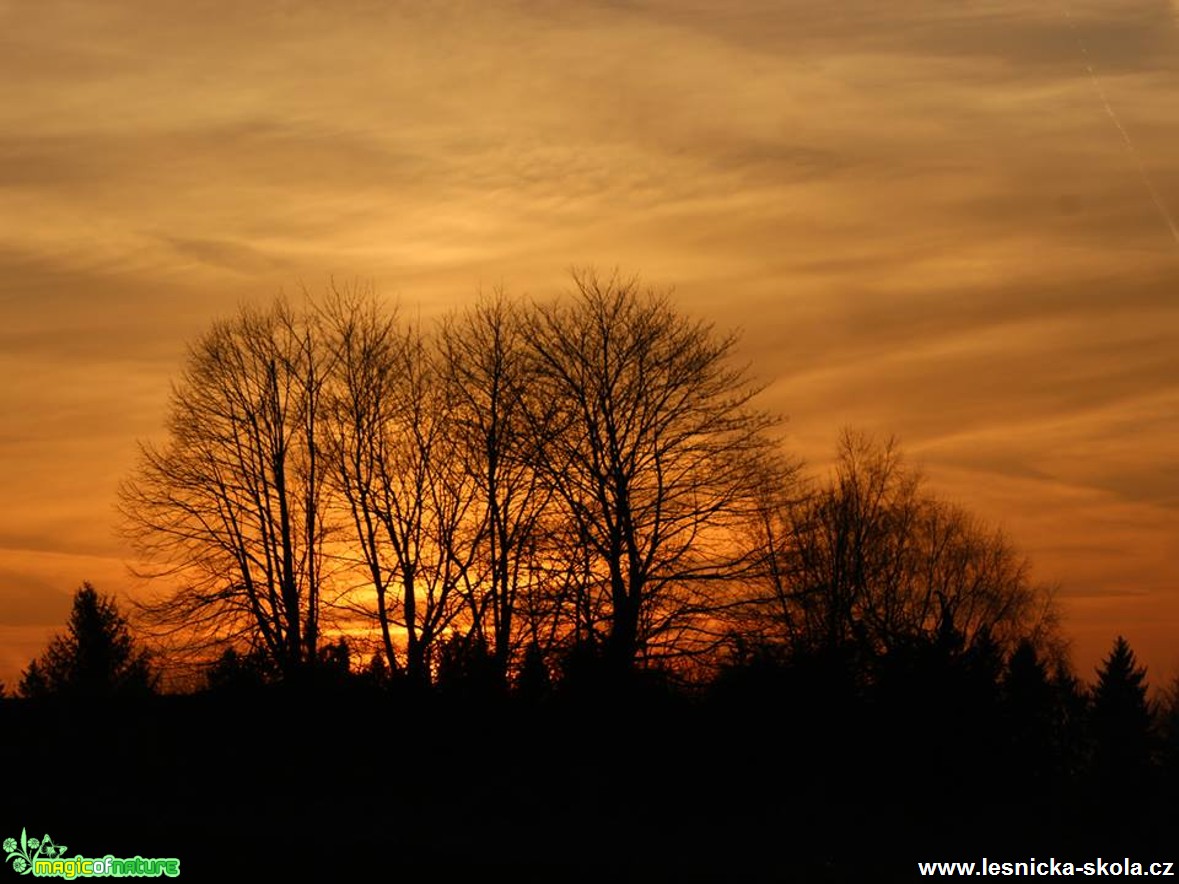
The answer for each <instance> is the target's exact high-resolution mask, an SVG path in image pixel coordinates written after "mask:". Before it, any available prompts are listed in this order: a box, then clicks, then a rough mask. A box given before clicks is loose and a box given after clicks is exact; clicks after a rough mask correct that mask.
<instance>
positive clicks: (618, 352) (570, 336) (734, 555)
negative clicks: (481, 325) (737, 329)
mask: <svg viewBox="0 0 1179 884" xmlns="http://www.w3.org/2000/svg"><path fill="white" fill-rule="evenodd" d="M574 283H575V285H576V292H575V293H574V297H573V299H572V302H568V301H566V302H556V303H553V304H548V305H541V306H538V307H537V308H536V310H535V312H534V313H533V314H532V315H531V318H530V322H529V326H528V336H529V339H530V344H531V363H532V364H531V375H532V378H533V384H534V385H535V392H536V396H535V401H536V402H538V403H543V404H544V406H545V409H544V411H542V412H541V413H539V414H537V415H534V420H533V426H534V427H535V428H536V431H537V432H543V434H544V438H545V444H544V445H543V446H541V447H540V448H538V449H537V452H536V454H537V457H538V463H537V466H538V468H539V469H540V470H541V472H542V474H543V477H544V480H545V482H546V483H548V485H549V486H550V487H551V489H552V491H553V493H554V495H555V498H556V499H557V500H558V501H559V502H560V504H561V506H562V510H563V513H564V518H565V519H566V520H567V522H568V523H569V524H570V525H571V526H572V527H573V528H574V530H575V532H576V537H577V540H578V541H579V542H580V544H581V545H582V546H583V547H584V550H585V553H586V556H587V562H586V564H587V566H588V569H587V570H588V573H587V574H586V575H585V579H584V580H582V581H581V582H580V598H579V600H578V602H577V605H576V609H577V610H578V611H580V612H582V614H583V615H584V616H585V617H587V618H591V622H589V623H588V624H587V625H588V626H589V628H590V637H591V640H592V641H594V642H601V643H602V644H603V645H604V650H605V652H606V656H607V658H608V659H609V660H610V661H612V663H613V664H614V665H615V666H618V667H619V668H621V669H624V670H625V669H629V668H630V667H632V666H633V665H634V664H635V662H636V661H637V660H639V659H641V658H650V657H655V656H661V655H666V654H670V653H673V652H686V651H689V650H691V649H694V648H699V647H702V646H703V645H705V644H707V643H709V642H710V641H711V640H712V637H713V633H714V629H713V626H712V618H713V616H714V615H715V613H716V610H717V607H718V604H719V603H720V601H721V597H722V593H721V592H720V588H721V586H722V585H723V582H724V581H725V580H728V579H731V578H733V577H734V576H735V575H737V574H738V573H740V572H741V570H742V569H743V568H744V567H745V566H746V565H747V564H748V562H749V559H748V556H747V554H746V550H744V549H742V548H741V546H740V544H739V532H738V530H737V526H738V524H739V523H740V521H741V520H743V519H745V518H747V516H748V510H749V505H750V501H751V499H752V496H751V492H752V487H753V482H754V478H755V475H756V469H755V465H756V463H757V461H758V460H759V459H760V457H761V455H762V454H763V453H764V452H765V451H766V450H767V449H768V447H769V444H770V443H769V441H768V439H767V437H766V435H765V432H764V431H765V430H766V429H767V427H768V426H770V424H771V423H772V421H771V419H770V418H769V417H768V416H766V415H765V414H763V413H761V412H759V411H756V410H754V409H752V408H751V407H750V406H751V400H752V399H753V397H754V395H755V394H756V392H757V388H756V387H753V386H751V385H750V384H749V383H748V382H747V380H746V378H745V374H744V371H743V369H742V368H740V367H736V366H734V365H732V362H731V359H732V352H733V348H734V344H735V338H734V337H733V336H732V335H729V336H718V335H716V334H715V333H714V332H713V330H712V328H711V327H710V326H708V325H706V324H704V323H701V322H693V321H691V320H688V319H686V318H684V317H683V316H681V315H680V314H679V313H677V312H676V311H675V309H674V308H673V307H672V305H671V302H670V300H669V298H668V296H667V295H666V294H658V293H655V292H653V291H650V290H644V289H642V288H641V286H640V284H639V282H638V280H636V279H624V278H621V277H619V276H613V277H610V278H609V279H603V278H600V277H598V276H597V275H596V274H594V273H593V272H575V273H574Z"/></svg>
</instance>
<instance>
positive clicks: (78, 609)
mask: <svg viewBox="0 0 1179 884" xmlns="http://www.w3.org/2000/svg"><path fill="white" fill-rule="evenodd" d="M156 681H157V676H156V674H155V673H154V672H153V670H152V667H151V665H150V663H149V660H148V655H147V652H146V651H145V650H144V649H142V648H140V647H138V646H137V645H136V643H135V641H134V639H133V638H132V635H131V628H130V626H129V625H128V623H127V620H126V618H124V617H123V615H122V614H121V613H120V612H119V609H118V605H116V603H115V600H114V598H112V597H110V596H104V595H99V593H98V591H97V590H96V589H95V588H94V587H93V586H91V585H90V584H89V583H83V584H82V587H81V588H80V589H79V590H78V591H77V592H76V593H75V594H74V606H73V609H72V611H71V612H70V619H69V622H68V624H67V629H66V632H65V634H64V635H57V636H54V638H53V639H52V640H51V641H50V643H49V647H48V648H47V649H46V651H45V653H44V654H42V655H41V657H39V658H38V659H36V660H34V661H32V662H31V663H30V664H29V668H28V669H26V670H25V671H24V673H23V674H22V677H21V682H20V692H21V694H22V695H23V696H25V697H44V696H64V697H70V698H74V699H82V698H111V697H117V696H137V695H144V694H149V693H152V692H153V691H154V690H155V687H156Z"/></svg>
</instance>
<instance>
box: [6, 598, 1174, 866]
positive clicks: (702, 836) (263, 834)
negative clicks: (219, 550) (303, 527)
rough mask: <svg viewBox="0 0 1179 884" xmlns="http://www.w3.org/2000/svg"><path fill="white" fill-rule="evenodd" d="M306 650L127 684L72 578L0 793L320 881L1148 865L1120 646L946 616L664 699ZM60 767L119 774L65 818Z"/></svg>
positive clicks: (142, 676) (1166, 842) (1157, 803)
mask: <svg viewBox="0 0 1179 884" xmlns="http://www.w3.org/2000/svg"><path fill="white" fill-rule="evenodd" d="M332 647H333V648H335V649H336V650H335V651H334V652H333V653H332V654H331V655H326V656H325V658H324V660H323V662H322V663H321V665H320V666H319V667H318V668H317V670H316V677H315V679H314V680H311V681H308V680H303V681H300V682H298V683H294V682H292V681H290V680H287V681H277V682H275V681H273V680H270V679H268V677H267V675H266V673H265V672H263V671H259V670H255V669H252V668H250V667H249V666H247V665H246V661H244V660H237V661H235V662H233V663H227V662H226V661H223V662H222V665H220V666H219V667H216V668H215V669H214V670H213V673H212V674H211V679H210V684H209V685H208V686H207V688H206V689H205V690H203V691H200V692H197V693H193V694H187V695H176V694H164V695H158V694H152V691H153V689H154V680H153V674H152V671H151V668H150V666H148V665H146V660H145V658H144V655H143V652H142V650H141V648H140V647H139V646H138V645H137V643H136V642H135V641H134V640H133V639H132V636H131V633H130V629H129V626H128V624H127V622H126V620H125V619H124V618H123V617H122V615H121V614H119V613H118V610H117V608H116V607H115V605H114V602H113V600H111V599H109V598H104V597H102V596H99V595H98V594H97V593H96V592H95V591H94V590H93V588H91V587H84V588H83V589H82V590H80V591H79V593H78V594H77V596H76V597H75V605H74V611H73V613H72V615H71V618H70V623H69V628H68V630H67V632H66V633H64V634H63V635H61V636H59V637H57V638H55V639H54V641H53V642H52V643H51V646H50V649H49V650H48V651H47V652H46V654H45V655H43V657H42V658H40V659H39V660H38V661H36V663H35V665H33V666H30V668H29V669H28V670H27V671H26V678H25V680H24V682H23V683H22V686H21V689H22V693H24V695H25V696H26V697H27V698H28V699H27V700H26V701H25V702H23V703H17V702H11V701H9V702H5V703H0V735H2V738H3V742H4V745H5V747H6V749H7V750H8V751H9V752H10V755H11V757H13V758H19V759H21V763H20V764H19V765H10V768H9V770H8V771H7V772H6V783H7V784H8V786H9V788H10V789H11V790H12V794H13V795H19V796H21V801H20V811H21V813H22V814H26V815H27V816H28V818H30V820H33V821H36V822H34V824H35V825H40V822H39V821H40V820H46V821H47V822H46V823H45V826H46V827H52V829H53V833H54V835H55V836H57V835H58V830H59V829H60V830H61V831H62V832H78V833H82V834H80V835H78V836H77V837H78V839H79V840H80V839H81V837H82V835H85V837H87V838H89V839H91V840H90V842H88V843H91V844H93V846H94V848H95V849H96V850H104V851H109V850H111V849H112V848H111V846H110V845H111V844H112V843H115V844H120V843H125V844H127V851H126V852H127V853H128V855H130V854H132V853H140V854H145V853H146V852H147V850H148V847H150V848H151V849H152V851H153V852H154V855H176V856H180V857H181V858H182V862H183V863H187V865H186V866H185V868H186V869H187V870H188V871H189V872H190V873H191V872H193V871H195V870H196V869H202V870H203V868H209V869H210V871H211V870H212V869H213V868H215V867H216V863H217V862H220V861H221V858H222V857H223V856H224V855H225V854H226V852H229V853H232V854H233V855H234V856H235V857H239V858H241V859H242V860H243V861H245V862H247V863H249V864H250V867H251V868H252V867H253V866H254V865H257V866H258V867H259V868H263V867H266V868H273V867H276V866H277V867H281V868H284V869H285V868H288V867H289V868H291V869H292V870H295V869H302V870H304V871H305V870H306V869H308V868H312V869H316V870H319V871H324V872H328V871H337V872H338V871H340V870H341V869H352V868H355V869H357V870H361V869H366V870H367V869H373V868H377V867H383V866H384V865H385V864H387V863H390V862H393V863H395V864H396V865H397V866H398V867H399V868H403V869H408V868H412V867H415V866H416V864H418V863H422V864H424V865H427V866H432V865H434V864H436V863H437V862H439V861H440V859H441V858H442V857H445V858H446V861H447V862H450V863H452V864H457V863H463V864H465V863H477V864H480V865H488V864H490V865H511V866H536V865H540V866H544V865H545V864H548V865H549V866H552V867H558V866H559V867H560V868H562V869H569V868H574V869H581V870H583V871H584V872H586V873H587V874H588V873H589V872H591V871H592V870H594V869H597V868H599V867H602V866H611V867H619V868H631V869H633V868H635V867H643V868H646V867H652V866H657V867H659V868H663V869H665V870H668V869H676V868H681V869H682V868H684V867H691V871H692V874H693V875H694V876H695V878H696V879H704V880H713V879H715V880H726V881H733V880H766V879H767V878H766V876H767V875H778V876H801V877H802V878H803V879H805V880H812V879H820V880H833V881H842V880H862V879H863V877H864V876H865V875H867V876H869V877H872V878H873V879H874V880H875V879H878V878H879V877H880V876H882V875H884V876H886V877H887V878H888V879H890V880H900V879H905V880H907V879H908V878H909V877H911V875H912V869H911V865H912V862H913V861H915V860H918V859H921V860H926V859H959V858H968V859H977V855H978V854H979V852H980V851H982V852H984V853H985V855H987V856H989V857H992V858H1000V859H1003V860H1007V859H1013V858H1015V859H1024V858H1026V857H1027V856H1029V855H1030V856H1039V857H1043V856H1056V857H1057V858H1067V859H1070V860H1075V861H1084V860H1089V859H1092V858H1094V857H1096V856H1104V857H1106V858H1107V859H1109V858H1110V857H1112V856H1115V855H1116V858H1117V859H1118V860H1119V861H1120V860H1121V859H1122V858H1123V856H1124V855H1125V853H1126V852H1130V853H1131V858H1132V859H1134V860H1151V861H1153V860H1166V859H1167V858H1168V854H1167V853H1166V851H1167V850H1171V849H1173V835H1174V832H1173V820H1174V819H1175V814H1176V811H1177V810H1179V681H1177V682H1176V684H1175V685H1173V686H1172V688H1171V690H1170V691H1167V692H1163V694H1162V695H1161V696H1160V699H1159V700H1158V701H1156V702H1151V701H1150V700H1149V699H1148V696H1147V687H1148V686H1147V683H1146V677H1145V672H1144V670H1143V669H1142V667H1140V666H1139V665H1138V664H1137V662H1136V661H1135V658H1134V655H1133V653H1132V651H1131V650H1130V648H1129V646H1128V644H1127V643H1126V642H1125V641H1124V640H1123V639H1121V638H1119V639H1118V640H1117V641H1116V642H1115V643H1114V646H1113V648H1112V650H1111V652H1110V653H1109V655H1108V656H1107V657H1106V658H1105V660H1104V661H1103V663H1102V665H1101V667H1100V668H1099V670H1098V672H1097V677H1096V680H1095V683H1094V684H1093V685H1091V686H1088V685H1085V684H1083V683H1082V682H1080V681H1079V680H1078V679H1076V678H1075V677H1074V676H1073V675H1072V674H1071V673H1070V672H1069V671H1068V669H1067V667H1063V666H1061V665H1058V664H1057V663H1054V662H1052V661H1049V660H1047V659H1045V658H1044V657H1043V656H1042V655H1041V653H1040V652H1038V651H1037V650H1036V648H1035V647H1034V646H1033V644H1032V642H1031V641H1029V640H1021V641H1020V642H1019V643H1018V644H1017V646H1016V647H1015V649H1014V650H1013V651H1011V652H1010V653H1004V652H1002V651H1001V650H1000V649H999V646H998V644H997V643H996V642H994V641H992V640H990V639H988V638H985V637H983V638H979V639H977V640H975V641H973V642H970V643H967V642H966V641H965V640H964V638H963V636H962V634H961V633H959V632H956V631H950V630H948V629H946V630H942V631H940V632H938V633H935V634H931V635H928V636H926V637H925V638H924V639H920V640H913V641H910V642H907V643H905V644H904V645H903V646H897V647H894V648H893V649H892V650H890V651H889V652H888V653H886V654H881V655H879V656H878V657H877V658H876V659H875V661H874V662H873V664H872V666H871V667H869V668H864V667H863V666H862V663H863V660H862V658H860V657H859V656H858V655H857V654H855V653H853V652H852V651H851V650H850V649H847V648H845V649H844V650H843V651H839V652H836V651H833V650H831V649H826V650H817V651H813V652H806V651H802V650H795V651H790V652H786V651H784V650H783V649H782V648H779V647H770V646H762V647H761V648H760V649H759V650H757V651H755V652H749V653H747V654H745V655H743V656H735V657H731V658H730V659H729V660H728V661H727V662H726V663H725V664H724V665H722V666H720V667H719V669H718V670H717V671H716V673H715V677H714V678H713V679H712V680H711V681H710V682H708V683H707V684H706V685H695V686H693V687H692V688H691V689H689V688H688V687H687V686H684V685H680V684H675V683H672V682H671V681H669V680H668V679H667V678H663V677H660V673H659V671H657V670H636V671H632V672H631V673H630V674H629V675H628V676H627V677H625V678H619V677H618V676H617V674H616V673H612V672H611V671H609V670H603V669H601V668H598V667H594V666H589V667H588V668H577V667H573V666H570V667H569V668H567V669H565V670H563V671H562V672H560V673H558V674H557V675H556V677H554V678H551V679H550V678H548V677H547V676H546V675H542V676H541V677H540V678H538V679H536V680H530V678H525V677H521V678H518V679H516V680H515V682H514V683H513V684H512V685H511V686H510V687H505V686H504V685H503V684H502V682H499V681H497V680H496V679H494V678H490V677H488V676H489V673H488V672H487V671H476V670H471V669H469V668H465V667H463V666H452V665H450V664H447V665H441V666H439V667H438V669H437V672H436V673H435V676H434V679H433V682H432V683H431V684H430V685H421V684H417V685H415V684H414V683H412V682H411V681H410V680H409V679H407V678H405V677H404V676H401V677H398V676H396V675H395V674H394V673H390V672H388V671H385V672H380V671H373V670H369V671H363V670H360V669H358V668H356V667H353V666H350V665H349V661H348V655H347V649H346V645H342V644H340V643H339V642H337V643H335V644H334V645H332ZM378 659H379V658H378ZM543 671H544V672H547V670H543ZM33 673H36V676H35V677H34V675H33ZM536 674H537V673H536V672H534V673H533V675H534V676H535V675H536ZM63 759H64V760H66V761H65V763H63ZM79 765H84V766H86V767H87V769H89V768H90V767H97V768H100V769H101V770H103V771H104V772H105V775H106V776H107V777H108V778H110V779H112V780H113V781H115V782H117V783H118V788H117V789H115V790H113V791H105V790H74V791H73V792H69V795H70V797H69V801H68V802H63V801H62V800H61V798H60V795H61V792H62V790H67V791H68V787H69V784H71V783H74V782H75V780H76V779H77V777H78V771H79ZM329 830H330V831H331V832H332V836H331V838H330V839H325V838H324V837H323V836H322V833H323V832H324V831H329ZM108 839H109V840H108ZM276 845H277V846H276ZM1115 851H1120V852H1117V853H1116V854H1115V853H1114V852H1115ZM1143 851H1145V853H1142V852H1143ZM1152 851H1153V852H1152ZM1160 851H1162V852H1160ZM557 879H558V880H567V879H568V878H565V877H563V876H561V875H559V876H558V878H557ZM772 879H773V880H777V879H778V878H772Z"/></svg>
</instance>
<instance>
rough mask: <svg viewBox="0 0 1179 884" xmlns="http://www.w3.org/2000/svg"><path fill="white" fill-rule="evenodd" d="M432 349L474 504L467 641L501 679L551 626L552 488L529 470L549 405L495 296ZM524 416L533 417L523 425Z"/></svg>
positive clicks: (517, 325) (515, 327)
mask: <svg viewBox="0 0 1179 884" xmlns="http://www.w3.org/2000/svg"><path fill="white" fill-rule="evenodd" d="M439 346H440V350H441V354H440V355H441V364H442V367H443V369H444V371H445V372H446V385H447V386H446V389H447V396H446V407H447V411H448V413H449V419H450V424H451V427H452V430H451V432H452V439H453V441H454V443H455V447H454V452H455V455H456V456H457V458H458V459H459V465H460V467H461V469H462V470H463V471H464V472H465V473H466V475H467V476H468V477H469V478H470V480H471V483H472V484H471V490H472V493H473V494H474V497H475V499H474V500H473V501H472V507H471V508H470V510H469V511H468V517H469V518H471V519H472V520H477V521H479V522H481V523H482V527H483V530H481V531H480V532H479V540H480V548H479V550H478V560H477V561H478V565H479V567H478V569H477V570H473V571H472V572H471V576H472V580H471V581H470V582H469V583H468V584H467V588H466V589H467V591H466V592H465V597H466V600H467V604H468V608H469V615H470V628H471V632H472V638H473V640H475V641H477V642H485V643H486V644H487V646H488V647H489V648H490V651H491V657H492V660H493V662H494V666H495V669H496V671H497V673H498V675H499V676H500V677H501V678H506V677H507V674H508V671H509V666H510V664H511V662H512V660H513V658H514V657H515V656H516V655H517V653H518V652H520V651H521V646H522V644H524V643H527V644H530V645H536V646H542V645H546V644H548V641H547V640H546V639H547V636H543V635H542V630H543V629H544V627H545V625H546V622H547V623H550V624H551V621H548V620H547V618H545V617H543V615H542V614H541V612H542V610H544V606H543V605H542V604H540V600H541V599H542V598H544V597H545V595H546V593H545V588H544V586H543V585H542V584H543V583H544V580H545V575H546V572H548V571H549V570H550V568H547V567H546V565H549V566H551V564H552V558H551V556H550V555H549V554H548V553H547V551H546V550H545V537H544V533H543V531H542V530H541V528H542V524H541V520H542V516H543V513H544V510H545V506H546V504H547V502H548V501H549V499H550V497H551V491H550V490H549V488H548V486H547V485H546V484H545V483H544V482H543V481H542V480H541V475H540V471H539V470H538V469H537V467H536V460H537V452H538V451H539V450H540V449H541V448H542V447H543V446H544V445H545V444H546V442H547V440H546V437H545V435H544V434H543V431H542V432H538V429H541V430H543V427H544V426H545V424H546V423H547V421H546V420H545V419H543V414H544V410H545V408H546V406H545V404H544V403H542V402H540V401H537V400H536V396H535V393H536V391H535V390H534V389H532V388H531V386H530V383H529V380H530V378H529V375H528V363H527V356H528V353H527V349H526V347H525V341H524V322H523V316H522V313H521V308H520V306H519V305H518V304H517V303H516V302H514V301H512V300H510V299H509V298H508V297H507V296H506V295H505V294H504V293H503V292H502V291H496V292H495V293H494V295H493V296H492V297H490V298H485V299H481V300H480V301H479V302H478V303H476V304H475V305H474V307H472V308H470V309H468V310H467V311H465V312H464V313H462V314H461V315H458V316H454V317H451V318H450V319H448V320H447V321H446V322H445V323H444V324H443V326H442V329H441V334H440V338H439ZM529 413H531V414H532V415H533V416H534V417H539V419H537V420H534V421H532V422H531V423H530V421H529V420H528V414H529ZM521 601H523V602H524V603H525V604H524V613H525V618H524V624H523V625H524V626H525V627H526V629H524V630H521V629H520V626H521V623H520V621H519V619H518V617H517V610H518V608H519V607H520V603H521ZM550 634H551V633H550Z"/></svg>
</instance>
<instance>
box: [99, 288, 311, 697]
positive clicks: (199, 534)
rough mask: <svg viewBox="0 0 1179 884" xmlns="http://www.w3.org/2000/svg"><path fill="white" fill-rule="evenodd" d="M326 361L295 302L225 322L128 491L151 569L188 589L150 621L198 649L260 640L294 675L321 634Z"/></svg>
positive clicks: (149, 609)
mask: <svg viewBox="0 0 1179 884" xmlns="http://www.w3.org/2000/svg"><path fill="white" fill-rule="evenodd" d="M322 358H323V354H322V351H321V350H320V348H319V346H318V342H317V338H316V334H315V331H314V328H313V325H312V323H309V322H308V321H307V319H306V317H305V316H303V315H301V314H298V313H296V312H295V311H294V310H293V309H292V308H291V306H290V305H289V304H288V303H287V302H286V301H285V300H278V301H275V302H274V303H273V304H272V305H271V306H270V307H269V308H267V309H255V308H252V307H243V308H242V309H241V311H240V312H239V314H238V315H237V316H236V317H235V318H233V319H231V320H225V321H220V322H217V323H215V324H214V325H213V327H212V328H211V329H210V330H209V332H208V333H207V334H205V335H204V336H203V337H202V338H201V339H200V340H199V341H198V342H197V343H196V345H195V346H193V347H192V348H191V349H190V351H189V354H188V363H187V366H186V368H185V370H184V373H183V375H182V377H181V379H180V381H179V383H177V384H175V385H174V387H173V390H172V402H171V411H170V415H169V418H168V439H167V441H166V442H165V443H164V445H163V446H162V447H156V446H154V445H146V444H145V445H142V446H141V449H140V459H139V465H138V468H137V470H136V472H135V474H134V476H133V477H132V478H131V479H129V480H128V481H127V482H125V483H124V484H123V486H122V488H121V491H120V507H121V511H122V514H123V517H124V522H123V526H124V530H125V532H126V534H127V536H128V537H129V538H130V540H131V541H132V543H133V545H134V546H135V548H136V550H137V552H138V553H139V555H140V556H141V557H142V558H143V559H144V560H146V561H147V562H148V563H149V564H148V565H147V566H146V567H145V569H144V573H147V574H149V575H151V576H155V577H166V578H168V579H169V580H171V581H172V582H173V584H174V585H176V588H175V590H174V591H171V592H168V593H165V594H163V595H161V596H159V597H158V598H157V599H156V600H155V601H154V602H151V603H149V604H147V605H146V606H145V613H146V614H147V616H148V619H149V620H150V621H151V622H153V623H155V624H156V625H157V626H159V627H161V628H162V629H164V630H165V631H170V632H171V633H173V634H182V635H183V638H184V643H185V644H186V645H189V646H193V645H197V646H207V645H208V644H210V643H212V644H216V643H227V642H228V643H234V642H242V641H244V642H247V643H248V644H250V645H251V646H253V647H256V648H260V649H262V650H263V651H264V653H265V654H266V655H267V656H268V657H269V658H270V659H271V660H272V661H273V663H274V664H275V665H276V666H277V667H278V669H279V670H280V671H281V672H282V673H284V675H286V676H288V677H289V676H293V675H295V674H296V673H298V672H300V671H301V670H302V669H303V668H304V667H305V666H307V665H309V664H312V663H314V662H315V660H316V659H317V651H318V643H319V635H320V607H321V605H320V597H321V585H322V581H323V562H324V543H325V539H326V535H327V527H326V525H325V519H324V516H325V504H324V497H325V485H324V471H323V465H322V464H321V463H320V457H319V451H320V448H321V445H322V441H323V440H322V438H321V436H322V433H323V427H322V416H323V415H322V411H321V405H320V400H321V390H322V385H323V378H324V375H325V367H324V365H323V364H322Z"/></svg>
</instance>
